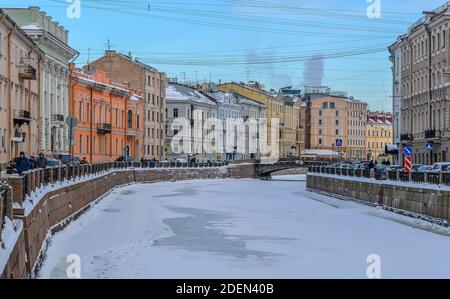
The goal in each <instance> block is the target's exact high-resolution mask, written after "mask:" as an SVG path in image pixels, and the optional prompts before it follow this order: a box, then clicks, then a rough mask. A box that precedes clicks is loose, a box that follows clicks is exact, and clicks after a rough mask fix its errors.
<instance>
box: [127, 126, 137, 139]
mask: <svg viewBox="0 0 450 299" xmlns="http://www.w3.org/2000/svg"><path fill="white" fill-rule="evenodd" d="M137 135H138V130H137V129H134V128H128V129H127V136H129V137H133V136H137Z"/></svg>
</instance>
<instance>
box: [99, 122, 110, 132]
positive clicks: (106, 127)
mask: <svg viewBox="0 0 450 299" xmlns="http://www.w3.org/2000/svg"><path fill="white" fill-rule="evenodd" d="M111 130H112V127H111V124H106V123H100V124H98V125H97V133H99V134H109V133H111Z"/></svg>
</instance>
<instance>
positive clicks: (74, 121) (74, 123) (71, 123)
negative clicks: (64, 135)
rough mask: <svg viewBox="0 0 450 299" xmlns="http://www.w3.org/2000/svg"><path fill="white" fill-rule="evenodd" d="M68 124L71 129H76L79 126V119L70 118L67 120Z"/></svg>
mask: <svg viewBox="0 0 450 299" xmlns="http://www.w3.org/2000/svg"><path fill="white" fill-rule="evenodd" d="M66 124H67V125H68V126H69V127H70V128H75V127H76V126H77V124H78V119H77V118H76V117H75V116H69V117H67V118H66Z"/></svg>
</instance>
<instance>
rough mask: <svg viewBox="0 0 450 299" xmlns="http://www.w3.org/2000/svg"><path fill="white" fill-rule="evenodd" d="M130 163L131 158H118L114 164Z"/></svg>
mask: <svg viewBox="0 0 450 299" xmlns="http://www.w3.org/2000/svg"><path fill="white" fill-rule="evenodd" d="M124 161H125V162H131V161H132V159H131V157H127V158H125V157H123V156H120V157H119V158H117V159H116V162H124Z"/></svg>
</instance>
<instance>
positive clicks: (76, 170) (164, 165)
mask: <svg viewBox="0 0 450 299" xmlns="http://www.w3.org/2000/svg"><path fill="white" fill-rule="evenodd" d="M228 165H229V162H228V161H226V162H210V163H180V162H156V163H155V162H152V161H146V162H105V163H96V164H84V165H69V166H67V165H65V166H62V167H54V168H45V169H36V170H31V171H29V172H25V173H23V174H22V176H20V177H19V178H18V179H20V180H21V188H22V190H21V192H22V198H23V199H24V198H26V196H27V195H28V194H29V191H30V186H29V185H30V183H31V182H32V181H33V180H30V175H31V174H32V173H33V172H36V171H40V176H35V177H34V183H31V184H35V186H41V185H43V186H48V185H51V184H54V183H57V182H62V181H65V180H74V179H76V178H80V177H84V176H88V175H97V174H102V173H105V172H107V171H110V170H116V169H117V170H118V169H126V168H141V169H170V168H180V169H182V168H214V167H216V168H217V167H223V166H228ZM34 175H35V174H34ZM37 178H39V181H36V180H37ZM31 188H33V187H31Z"/></svg>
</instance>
